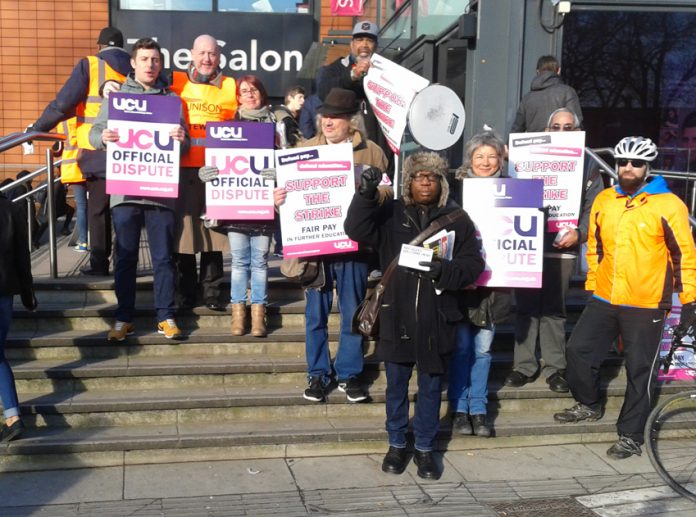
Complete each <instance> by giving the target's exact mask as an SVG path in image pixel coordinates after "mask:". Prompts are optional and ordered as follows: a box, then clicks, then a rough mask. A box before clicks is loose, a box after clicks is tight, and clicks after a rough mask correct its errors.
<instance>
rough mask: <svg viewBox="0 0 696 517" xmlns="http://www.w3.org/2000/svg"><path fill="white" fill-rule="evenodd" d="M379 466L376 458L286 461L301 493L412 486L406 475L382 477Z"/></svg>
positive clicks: (371, 456)
mask: <svg viewBox="0 0 696 517" xmlns="http://www.w3.org/2000/svg"><path fill="white" fill-rule="evenodd" d="M381 465H382V458H381V457H378V456H376V455H370V456H353V457H350V458H346V457H337V456H333V457H325V458H294V459H289V460H288V466H289V467H290V470H291V471H292V474H293V477H294V478H295V482H296V483H297V486H298V487H299V488H300V489H301V490H318V489H344V488H345V489H347V488H371V487H375V486H388V485H401V484H413V483H414V481H413V478H412V477H411V476H410V475H408V474H407V473H404V474H402V475H399V476H396V475H393V474H385V473H384V472H382V468H381Z"/></svg>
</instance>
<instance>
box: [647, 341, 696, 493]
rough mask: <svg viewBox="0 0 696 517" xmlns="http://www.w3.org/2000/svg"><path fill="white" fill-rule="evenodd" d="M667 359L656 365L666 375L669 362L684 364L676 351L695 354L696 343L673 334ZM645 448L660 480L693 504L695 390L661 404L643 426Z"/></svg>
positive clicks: (695, 487) (695, 470)
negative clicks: (684, 350)
mask: <svg viewBox="0 0 696 517" xmlns="http://www.w3.org/2000/svg"><path fill="white" fill-rule="evenodd" d="M673 336H674V337H673V338H672V344H671V346H670V349H669V352H668V353H667V355H666V356H665V357H664V358H662V359H660V363H659V365H660V366H661V367H662V370H663V372H665V373H667V371H668V370H669V368H670V366H671V365H672V362H673V361H675V359H676V361H677V364H682V365H683V364H685V363H684V362H683V360H682V355H683V354H680V353H679V351H678V349H686V350H687V351H688V350H690V351H692V352H696V341H692V342H691V343H684V342H683V341H682V340H683V338H684V337H685V336H684V335H682V334H681V333H680V332H674V333H673ZM644 433H645V435H644V436H645V444H646V449H647V452H648V457H649V458H650V463H652V465H653V467H654V468H655V470H656V471H657V473H658V474H659V475H660V477H661V478H662V479H663V480H664V481H665V482H666V483H667V484H668V485H669V486H670V487H671V488H672V489H674V491H676V492H677V493H679V494H680V495H682V496H684V497H686V498H688V499H690V500H692V501H694V502H696V388H695V389H690V390H687V391H683V392H681V393H677V394H675V395H672V396H670V397H668V398H667V399H665V400H664V401H662V402H660V403H659V404H658V405H657V406H656V407H655V408H654V409H653V410H652V411H651V412H650V415H649V416H648V420H647V422H646V424H645V431H644Z"/></svg>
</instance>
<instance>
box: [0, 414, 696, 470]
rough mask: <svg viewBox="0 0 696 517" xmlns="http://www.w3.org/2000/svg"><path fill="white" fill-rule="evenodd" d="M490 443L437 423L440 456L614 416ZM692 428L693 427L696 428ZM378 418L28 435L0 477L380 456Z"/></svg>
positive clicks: (538, 423) (533, 417)
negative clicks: (157, 465)
mask: <svg viewBox="0 0 696 517" xmlns="http://www.w3.org/2000/svg"><path fill="white" fill-rule="evenodd" d="M489 416H490V421H491V424H492V427H493V429H494V437H492V438H479V437H475V436H459V435H452V433H451V429H450V422H449V418H443V420H442V422H441V430H440V433H439V435H438V441H437V444H436V447H437V449H439V450H468V449H482V448H505V447H522V446H532V445H540V444H566V443H580V442H582V443H592V442H610V441H613V440H615V439H616V429H615V422H616V418H617V416H618V409H609V410H608V411H607V412H606V414H605V415H604V418H602V419H601V420H599V421H596V422H583V423H579V424H559V423H557V422H555V421H554V420H553V415H552V414H551V413H550V412H547V411H536V412H527V413H524V414H518V415H506V414H502V413H501V414H498V415H489ZM694 424H695V425H696V422H695V423H694ZM386 449H387V440H386V432H385V431H384V415H380V416H364V415H363V416H334V415H329V414H326V415H323V416H321V417H318V418H303V419H294V418H288V419H286V420H282V421H270V422H269V421H266V420H264V419H260V420H256V421H254V420H248V421H241V422H240V421H234V422H227V421H215V422H207V421H202V420H192V421H181V422H176V423H164V424H157V425H142V424H140V425H132V426H128V427H102V426H93V427H78V428H66V427H51V428H36V429H28V430H27V432H26V434H25V435H23V438H22V439H21V440H18V441H14V442H10V444H9V445H8V446H6V447H5V451H4V452H5V454H3V455H2V456H0V471H4V472H9V471H28V470H48V469H56V468H61V469H64V468H82V467H94V466H114V465H119V466H121V465H124V464H125V465H143V464H155V463H171V462H185V461H206V460H211V461H212V460H227V459H255V458H290V457H312V456H328V455H337V454H341V455H344V454H365V453H377V454H383V453H384V452H385V451H386Z"/></svg>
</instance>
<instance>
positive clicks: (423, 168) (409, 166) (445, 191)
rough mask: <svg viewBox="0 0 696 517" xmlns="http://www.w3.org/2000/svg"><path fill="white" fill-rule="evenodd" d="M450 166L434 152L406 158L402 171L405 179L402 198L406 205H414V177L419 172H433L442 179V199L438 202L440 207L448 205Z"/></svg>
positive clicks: (423, 152) (414, 154) (419, 153)
mask: <svg viewBox="0 0 696 517" xmlns="http://www.w3.org/2000/svg"><path fill="white" fill-rule="evenodd" d="M448 168H449V164H448V163H447V160H445V159H444V158H443V157H442V156H440V155H439V154H437V153H433V152H425V151H421V152H417V153H413V154H412V155H411V156H409V157H408V158H406V161H405V162H404V167H403V169H402V171H401V174H402V178H403V186H402V196H403V200H404V203H405V204H406V205H412V204H414V201H413V197H411V183H412V182H413V177H414V176H415V175H416V173H418V172H432V173H434V174H435V175H437V176H438V177H439V179H440V199H439V200H438V202H437V206H438V207H443V206H445V205H446V204H447V198H448V197H449V182H448V181H447V170H448Z"/></svg>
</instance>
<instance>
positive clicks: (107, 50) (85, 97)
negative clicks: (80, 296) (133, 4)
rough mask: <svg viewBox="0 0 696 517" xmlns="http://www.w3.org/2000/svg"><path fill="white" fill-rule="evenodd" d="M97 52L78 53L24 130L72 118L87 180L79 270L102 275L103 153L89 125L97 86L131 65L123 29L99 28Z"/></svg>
mask: <svg viewBox="0 0 696 517" xmlns="http://www.w3.org/2000/svg"><path fill="white" fill-rule="evenodd" d="M97 47H98V49H99V51H98V52H97V54H96V55H94V56H87V57H84V58H82V59H81V60H80V61H79V62H78V63H77V65H75V68H74V69H73V71H72V73H71V74H70V77H68V79H67V81H65V84H63V86H62V87H61V89H60V90H59V91H58V93H57V94H56V98H55V99H53V100H52V101H51V102H50V103H49V104H48V106H46V108H45V109H44V112H43V113H42V114H41V116H40V117H39V119H38V120H37V121H36V122H34V124H32V125H31V126H29V128H27V129H28V130H34V131H42V132H48V131H50V130H51V129H52V128H54V127H55V126H56V125H58V124H59V123H60V122H62V121H64V120H67V119H70V118H72V117H77V120H76V132H77V146H78V148H79V151H78V157H77V160H78V163H79V166H80V169H81V170H82V174H83V175H84V177H85V179H86V180H87V191H88V192H89V203H88V208H87V211H88V221H89V238H90V247H91V253H90V264H89V266H87V267H85V268H83V269H82V272H83V273H84V274H88V275H107V274H108V273H109V256H110V255H111V213H110V211H109V196H108V195H107V194H106V153H105V152H104V151H96V150H95V149H94V147H92V146H91V145H90V143H89V138H88V134H89V130H90V128H91V127H92V123H93V121H94V118H95V117H96V116H97V113H98V112H99V107H100V105H101V100H102V97H101V91H100V90H101V87H102V85H103V84H104V82H105V81H107V80H110V79H114V80H117V81H119V82H121V81H123V79H124V78H125V76H126V75H128V74H129V73H130V72H131V71H132V70H133V69H132V67H131V64H130V56H129V55H128V53H127V52H126V51H125V50H123V34H121V31H120V30H118V29H116V28H115V27H105V28H104V29H102V30H101V32H100V33H99V38H98V39H97Z"/></svg>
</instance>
